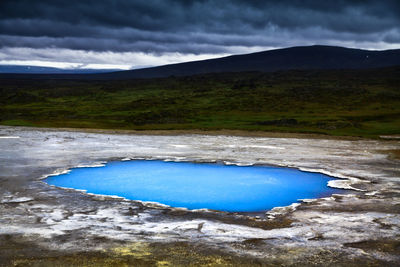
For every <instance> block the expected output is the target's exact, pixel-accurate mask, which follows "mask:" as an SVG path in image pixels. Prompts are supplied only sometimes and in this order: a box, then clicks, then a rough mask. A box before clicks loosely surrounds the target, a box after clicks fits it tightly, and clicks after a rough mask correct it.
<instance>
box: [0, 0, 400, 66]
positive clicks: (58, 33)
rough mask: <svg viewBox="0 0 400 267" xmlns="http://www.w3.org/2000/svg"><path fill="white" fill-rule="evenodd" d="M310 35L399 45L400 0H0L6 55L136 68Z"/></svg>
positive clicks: (6, 60)
mask: <svg viewBox="0 0 400 267" xmlns="http://www.w3.org/2000/svg"><path fill="white" fill-rule="evenodd" d="M312 44H327V45H338V46H346V47H356V48H366V49H379V50H381V49H392V48H400V0H386V1H385V0H378V1H368V0H353V1H344V0H335V1H323V0H315V1H311V0H308V1H307V0H303V1H301V0H290V1H285V0H276V1H272V0H253V1H241V0H232V1H228V0H226V1H225V0H198V1H189V0H175V1H172V0H131V1H128V0H114V1H111V0H110V1H103V0H68V1H66V0H0V64H29V65H41V66H56V67H64V68H65V67H68V68H82V67H83V68H86V67H91V68H105V67H107V68H125V69H128V68H138V67H143V66H154V65H162V64H168V63H175V62H182V61H190V60H197V59H205V58H212V57H220V56H224V55H230V54H242V53H250V52H255V51H262V50H268V49H273V48H282V47H290V46H299V45H312Z"/></svg>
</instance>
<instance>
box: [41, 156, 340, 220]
mask: <svg viewBox="0 0 400 267" xmlns="http://www.w3.org/2000/svg"><path fill="white" fill-rule="evenodd" d="M332 179H334V178H332V177H329V176H327V175H324V174H320V173H311V172H303V171H299V170H297V169H291V168H281V167H268V166H249V167H239V166H234V165H229V166H228V165H222V164H212V163H190V162H164V161H146V160H136V161H122V162H109V163H107V165H106V166H104V167H94V168H75V169H72V170H71V172H69V173H67V174H62V175H58V176H52V177H49V178H47V179H46V181H47V183H49V184H51V185H55V186H59V187H68V188H75V189H81V190H87V192H89V193H94V194H103V195H117V196H121V197H125V198H127V199H131V200H141V201H153V202H159V203H162V204H166V205H169V206H172V207H186V208H188V209H200V208H207V209H213V210H221V211H231V212H256V211H265V210H269V209H271V208H273V207H277V206H286V205H290V204H291V203H294V202H297V201H298V199H303V198H319V197H325V196H329V195H331V194H333V193H342V192H343V190H339V189H334V188H330V187H328V186H327V183H328V181H329V180H332Z"/></svg>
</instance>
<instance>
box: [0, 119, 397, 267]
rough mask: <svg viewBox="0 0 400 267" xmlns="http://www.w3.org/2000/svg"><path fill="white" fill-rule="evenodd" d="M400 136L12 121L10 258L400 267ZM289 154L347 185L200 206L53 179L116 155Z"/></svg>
mask: <svg viewBox="0 0 400 267" xmlns="http://www.w3.org/2000/svg"><path fill="white" fill-rule="evenodd" d="M399 150H400V141H399V140H396V139H392V140H391V139H388V140H362V139H361V140H339V139H328V138H327V139H324V138H318V139H316V138H304V137H302V138H296V137H282V138H279V137H245V136H226V135H198V134H182V135H133V134H127V133H126V134H121V133H120V134H111V133H89V132H79V131H67V130H56V129H37V128H22V127H5V126H0V265H2V266H131V265H133V266H142V265H145V266H147V265H154V266H179V265H196V266H198V265H219V266H221V265H222V266H224V265H244V266H246V265H247V266H254V265H262V266H269V265H271V266H276V265H285V266H304V265H321V266H345V265H346V266H358V265H362V266H364V265H369V266H385V265H387V266H395V265H399V264H400V238H399V237H400V229H399V228H400V215H399V213H400V164H399V160H398V151H399ZM127 159H162V160H175V161H195V162H220V163H225V164H238V165H251V164H265V165H279V166H289V167H294V168H300V169H302V170H308V171H318V172H322V173H325V174H329V175H333V176H336V177H339V178H342V179H340V180H336V181H334V182H331V183H330V186H334V187H341V188H346V189H348V190H347V193H346V194H344V195H333V196H331V197H328V198H322V199H309V200H307V199H306V200H303V201H302V202H301V203H300V204H293V205H291V206H289V207H281V208H275V209H273V210H271V211H269V212H267V213H265V214H264V213H259V214H246V213H224V212H216V211H207V210H197V211H188V210H185V209H175V208H171V207H165V206H160V205H157V204H152V203H140V202H134V201H128V200H125V199H120V198H112V197H105V196H96V195H88V194H85V193H84V192H79V191H76V190H66V189H59V188H55V187H52V186H49V185H47V184H46V183H45V182H43V181H42V180H41V179H42V178H44V177H46V176H48V175H50V174H57V173H61V172H64V171H66V170H67V169H68V168H71V167H76V166H95V165H98V164H102V163H104V162H106V161H110V160H127Z"/></svg>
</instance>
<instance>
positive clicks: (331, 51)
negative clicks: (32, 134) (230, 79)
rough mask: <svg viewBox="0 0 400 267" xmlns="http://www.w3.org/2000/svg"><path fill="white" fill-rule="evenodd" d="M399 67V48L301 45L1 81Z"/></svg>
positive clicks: (103, 78)
mask: <svg viewBox="0 0 400 267" xmlns="http://www.w3.org/2000/svg"><path fill="white" fill-rule="evenodd" d="M392 66H400V49H393V50H384V51H369V50H361V49H352V48H344V47H336V46H321V45H315V46H299V47H291V48H284V49H276V50H270V51H264V52H258V53H252V54H245V55H235V56H228V57H223V58H217V59H208V60H201V61H192V62H186V63H178V64H170V65H164V66H159V67H151V68H144V69H136V70H127V71H117V72H109V73H97V74H52V75H41V74H40V75H29V74H28V75H26V74H23V75H18V74H14V75H10V74H7V75H6V74H0V78H43V79H47V78H50V79H96V80H97V79H98V80H108V79H111V80H113V79H136V78H163V77H169V76H190V75H196V74H205V73H221V72H248V71H259V72H274V71H281V70H328V69H372V68H382V67H392Z"/></svg>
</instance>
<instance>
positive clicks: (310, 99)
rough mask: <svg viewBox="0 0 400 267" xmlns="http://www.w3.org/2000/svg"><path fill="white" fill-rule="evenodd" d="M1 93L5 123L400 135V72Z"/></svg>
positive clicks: (8, 81) (51, 85)
mask: <svg viewBox="0 0 400 267" xmlns="http://www.w3.org/2000/svg"><path fill="white" fill-rule="evenodd" d="M0 92H1V94H0V124H3V125H25V126H46V127H75V128H105V129H111V128H113V129H135V130H155V129H158V130H159V129H163V130H178V129H179V130H192V129H202V130H219V129H235V130H247V131H255V130H257V131H274V132H296V133H321V134H329V135H346V136H362V137H369V138H375V137H377V136H379V135H390V134H399V133H400V67H393V68H384V69H374V70H320V71H282V72H273V73H261V72H242V73H220V74H204V75H195V76H188V77H168V78H158V79H132V80H91V79H77V78H76V77H74V78H73V79H61V78H60V77H58V78H56V79H53V78H49V77H46V76H44V77H42V78H41V76H37V75H36V76H35V75H32V76H29V75H28V76H27V75H22V76H18V75H3V76H1V77H0Z"/></svg>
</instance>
